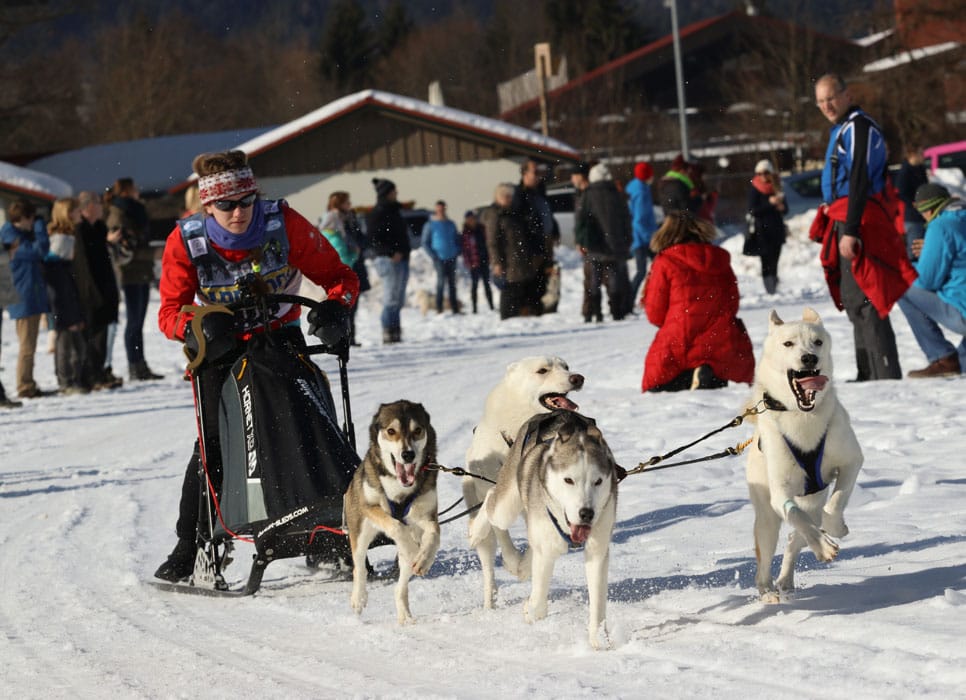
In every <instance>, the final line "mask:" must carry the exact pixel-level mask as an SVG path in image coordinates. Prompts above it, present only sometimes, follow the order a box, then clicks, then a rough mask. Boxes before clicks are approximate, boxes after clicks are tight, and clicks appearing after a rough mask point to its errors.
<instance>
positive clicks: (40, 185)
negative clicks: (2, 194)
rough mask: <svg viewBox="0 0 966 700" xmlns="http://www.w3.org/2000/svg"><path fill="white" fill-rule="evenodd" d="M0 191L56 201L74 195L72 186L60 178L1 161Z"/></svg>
mask: <svg viewBox="0 0 966 700" xmlns="http://www.w3.org/2000/svg"><path fill="white" fill-rule="evenodd" d="M0 190H7V191H9V192H13V193H16V194H17V195H24V196H27V197H33V198H39V199H45V200H47V201H50V202H52V201H54V200H55V199H59V198H60V197H69V196H71V195H72V194H73V190H72V189H71V186H70V184H68V183H67V182H64V181H63V180H61V179H60V178H58V177H54V176H53V175H48V174H47V173H42V172H38V171H37V170H31V169H29V168H22V167H20V166H19V165H13V164H12V163H5V162H3V161H0Z"/></svg>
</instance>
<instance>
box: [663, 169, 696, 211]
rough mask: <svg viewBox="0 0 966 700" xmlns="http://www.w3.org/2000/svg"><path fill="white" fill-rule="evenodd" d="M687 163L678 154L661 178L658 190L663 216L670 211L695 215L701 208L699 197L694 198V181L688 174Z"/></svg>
mask: <svg viewBox="0 0 966 700" xmlns="http://www.w3.org/2000/svg"><path fill="white" fill-rule="evenodd" d="M689 165H690V164H689V163H688V162H687V161H686V160H684V156H682V155H680V154H678V155H677V156H675V158H674V160H673V161H671V167H670V168H669V169H668V171H667V172H666V173H665V174H664V177H662V178H661V182H660V186H659V188H658V195H659V197H660V204H661V208H662V209H663V210H664V215H665V216H667V214H668V212H672V211H689V212H691V213H692V214H697V213H698V209H699V208H700V207H701V199H700V197H694V196H693V195H692V193H693V192H694V190H695V184H694V180H693V179H692V178H691V176H690V175H689V174H688V171H689V169H690V168H689Z"/></svg>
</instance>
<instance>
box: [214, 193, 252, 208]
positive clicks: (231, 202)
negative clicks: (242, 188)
mask: <svg viewBox="0 0 966 700" xmlns="http://www.w3.org/2000/svg"><path fill="white" fill-rule="evenodd" d="M256 197H258V195H257V194H255V193H254V192H252V193H251V194H246V195H245V196H244V197H242V198H241V199H216V200H215V201H214V202H212V203H211V204H212V206H214V207H215V209H217V210H218V211H235V209H236V208H238V207H241V208H242V209H248V207H250V206H251V205H253V204H254V203H255V198H256Z"/></svg>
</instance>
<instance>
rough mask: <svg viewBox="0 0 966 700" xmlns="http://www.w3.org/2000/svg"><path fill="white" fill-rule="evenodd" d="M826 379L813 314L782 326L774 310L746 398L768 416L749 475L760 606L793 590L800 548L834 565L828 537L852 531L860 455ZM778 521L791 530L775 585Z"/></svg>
mask: <svg viewBox="0 0 966 700" xmlns="http://www.w3.org/2000/svg"><path fill="white" fill-rule="evenodd" d="M831 376H832V347H831V338H830V337H829V334H828V333H827V332H826V330H825V327H824V326H823V325H822V320H821V319H820V318H819V316H818V314H817V313H816V312H815V311H814V310H812V309H808V308H807V309H805V311H804V313H803V314H802V320H801V321H796V322H789V323H785V322H783V321H782V320H781V318H779V317H778V314H777V313H775V312H774V311H772V312H771V317H770V319H769V322H768V337H767V338H765V346H764V351H763V352H762V355H761V361H760V362H759V364H758V368H757V370H756V373H755V384H754V388H753V393H752V398H751V403H752V404H754V403H758V402H759V401H763V405H764V406H765V407H767V409H768V410H766V411H765V412H764V413H762V414H761V415H759V416H758V417H757V429H756V430H755V434H754V435H753V437H752V442H751V445H750V447H749V450H748V471H747V474H748V489H749V491H750V494H751V503H752V505H753V506H754V508H755V556H756V558H757V561H758V573H757V574H756V576H755V583H756V584H757V586H758V591H759V593H760V594H761V600H762V602H765V603H777V602H780V600H781V595H782V594H783V593H786V592H789V591H791V590H792V589H793V588H794V575H795V560H796V559H797V557H798V554H799V553H800V552H801V550H802V549H803V548H804V547H805V546H808V548H809V549H811V550H812V551H813V552H814V553H815V556H816V557H818V559H819V561H831V560H832V559H834V558H835V557H836V556H837V555H838V551H839V546H838V544H837V543H836V542H835V540H834V539H832V538H833V537H844V536H845V535H847V534H848V532H849V529H848V528H847V527H846V526H845V518H844V512H845V506H846V504H847V503H848V500H849V496H850V495H851V493H852V488H853V487H854V486H855V480H856V478H857V477H858V474H859V469H860V468H861V467H862V450H861V448H860V447H859V442H858V440H857V439H856V437H855V433H854V432H853V430H852V425H851V422H850V421H849V414H848V413H846V411H845V408H843V407H842V404H840V403H839V401H838V398H837V397H836V395H835V389H834V388H833V387H832V382H831ZM833 481H834V482H835V485H834V486H833V487H832V489H831V495H829V485H830V484H831V483H832V482H833ZM783 520H784V521H785V522H786V523H788V524H789V525H790V526H791V527H792V528H793V530H792V532H791V534H790V535H789V539H788V546H787V547H786V548H785V554H784V556H783V557H782V564H781V572H780V573H779V576H778V581H777V587H776V585H775V582H773V581H772V576H771V561H772V557H773V556H774V554H775V548H776V545H777V544H778V535H779V531H780V530H781V525H782V521H783Z"/></svg>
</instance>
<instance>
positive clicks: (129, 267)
mask: <svg viewBox="0 0 966 700" xmlns="http://www.w3.org/2000/svg"><path fill="white" fill-rule="evenodd" d="M111 192H112V196H111V201H110V207H109V211H108V215H107V228H108V230H109V231H112V232H116V231H121V232H122V236H123V238H124V241H125V243H126V245H127V247H129V248H130V249H131V251H132V252H133V256H132V257H131V260H130V261H129V262H128V263H127V264H125V265H123V266H122V267H121V287H122V289H123V290H124V309H125V311H126V312H127V321H126V323H125V324H124V350H125V352H126V353H127V365H128V372H129V376H130V378H131V379H133V380H147V379H161V378H162V375H160V374H155V373H154V372H152V371H151V368H150V367H148V363H147V361H146V360H145V358H144V319H145V317H146V316H147V313H148V300H149V299H150V295H151V284H152V283H153V282H154V249H153V248H151V241H150V239H149V230H148V226H149V221H148V210H147V208H145V206H144V203H143V202H141V198H140V192H139V191H138V188H137V185H135V184H134V180H132V179H131V178H129V177H122V178H119V179H118V180H116V181H115V183H114V187H113V188H112V190H111Z"/></svg>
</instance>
